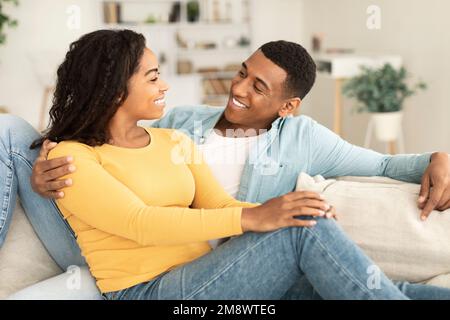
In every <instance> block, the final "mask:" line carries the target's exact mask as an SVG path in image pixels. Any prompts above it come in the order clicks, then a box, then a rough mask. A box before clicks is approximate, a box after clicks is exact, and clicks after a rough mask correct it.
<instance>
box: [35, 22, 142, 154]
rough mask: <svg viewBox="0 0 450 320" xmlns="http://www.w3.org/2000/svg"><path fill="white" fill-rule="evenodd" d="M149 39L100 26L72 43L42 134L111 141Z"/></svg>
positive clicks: (61, 138)
mask: <svg viewBox="0 0 450 320" xmlns="http://www.w3.org/2000/svg"><path fill="white" fill-rule="evenodd" d="M144 48H145V38H144V36H143V35H142V34H139V33H136V32H134V31H131V30H98V31H94V32H91V33H88V34H85V35H83V36H82V37H81V38H80V39H79V40H77V41H75V42H73V43H71V45H70V49H69V52H67V54H66V57H65V60H64V62H63V63H62V64H61V65H60V66H59V68H58V71H57V82H56V88H55V93H54V95H53V100H52V107H51V109H50V123H49V125H48V127H47V130H46V131H45V132H44V133H43V136H42V138H40V139H38V140H36V141H34V142H33V143H32V145H31V146H30V148H31V149H34V148H37V147H39V146H41V145H42V143H43V142H44V140H45V139H49V140H51V141H55V142H60V141H64V140H75V141H78V142H81V143H85V144H87V145H90V146H99V145H102V144H104V143H106V142H107V141H108V140H109V138H110V136H109V131H108V124H109V122H110V120H111V118H112V117H113V116H114V114H115V113H116V111H117V109H118V107H119V106H120V105H121V104H122V103H123V102H124V101H125V99H126V98H127V96H128V90H127V84H128V80H129V79H130V78H131V76H132V75H133V74H134V73H135V72H136V71H137V70H138V67H139V62H140V59H141V57H142V55H143V53H144Z"/></svg>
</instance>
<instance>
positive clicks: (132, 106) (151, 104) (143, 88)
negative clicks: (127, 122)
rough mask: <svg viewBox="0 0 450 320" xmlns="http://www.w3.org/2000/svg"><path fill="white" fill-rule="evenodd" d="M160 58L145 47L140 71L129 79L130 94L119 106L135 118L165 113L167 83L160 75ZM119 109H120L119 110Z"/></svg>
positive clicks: (154, 116)
mask: <svg viewBox="0 0 450 320" xmlns="http://www.w3.org/2000/svg"><path fill="white" fill-rule="evenodd" d="M158 67H159V66H158V59H157V58H156V56H155V54H154V53H153V52H152V51H151V50H150V49H148V48H145V49H144V53H143V54H142V57H141V60H140V62H139V68H138V71H137V72H136V73H135V74H134V75H133V76H132V77H131V78H130V80H129V81H128V96H127V98H126V99H125V101H124V102H123V104H122V105H121V106H120V107H119V110H120V111H121V112H124V111H125V112H126V114H127V115H128V116H129V117H130V118H133V119H137V120H152V119H159V118H161V117H162V116H163V114H164V107H165V105H166V102H165V94H166V91H167V90H168V89H169V87H168V85H167V83H166V82H165V81H163V80H162V79H161V78H160V76H159V68H158ZM119 110H118V111H119Z"/></svg>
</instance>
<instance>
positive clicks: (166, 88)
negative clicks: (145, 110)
mask: <svg viewBox="0 0 450 320" xmlns="http://www.w3.org/2000/svg"><path fill="white" fill-rule="evenodd" d="M169 88H170V87H169V85H168V84H167V82H165V81H164V80H161V87H160V88H159V90H160V91H167V90H169Z"/></svg>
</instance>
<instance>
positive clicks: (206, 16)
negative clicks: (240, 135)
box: [98, 0, 252, 105]
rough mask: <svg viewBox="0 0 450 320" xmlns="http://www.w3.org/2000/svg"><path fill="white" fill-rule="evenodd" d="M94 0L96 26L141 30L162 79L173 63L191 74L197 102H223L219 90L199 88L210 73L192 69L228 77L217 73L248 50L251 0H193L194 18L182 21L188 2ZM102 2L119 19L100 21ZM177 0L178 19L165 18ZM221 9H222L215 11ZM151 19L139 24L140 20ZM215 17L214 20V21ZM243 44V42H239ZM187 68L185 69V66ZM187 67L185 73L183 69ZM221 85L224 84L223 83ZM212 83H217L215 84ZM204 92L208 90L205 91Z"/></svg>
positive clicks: (172, 72)
mask: <svg viewBox="0 0 450 320" xmlns="http://www.w3.org/2000/svg"><path fill="white" fill-rule="evenodd" d="M98 2H99V8H100V10H99V25H101V26H102V28H107V29H111V28H112V29H131V30H135V31H137V32H140V33H142V34H143V35H144V36H145V37H146V39H147V45H148V47H149V48H151V49H152V50H153V51H154V52H155V54H157V56H158V57H159V61H160V67H161V71H162V74H164V75H165V77H166V78H174V77H178V76H179V71H180V68H179V63H181V64H183V66H184V69H186V70H184V72H183V79H185V80H186V79H187V78H189V76H192V81H197V82H198V86H199V87H200V102H202V103H208V104H218V105H224V103H225V102H226V100H227V98H228V95H227V94H224V91H228V90H220V91H217V92H214V93H211V88H216V89H217V88H222V89H223V87H224V84H222V85H221V86H218V85H216V86H210V90H203V89H204V83H205V81H208V80H212V79H214V77H215V74H214V73H211V72H210V73H208V74H206V75H205V74H204V73H198V71H199V70H202V69H203V70H204V69H212V68H215V69H216V70H217V71H218V72H217V74H216V75H217V76H216V78H217V79H219V80H220V79H222V80H223V79H231V77H232V76H234V74H235V73H234V72H228V71H223V70H226V68H227V67H228V68H230V66H231V65H239V64H240V63H241V62H242V61H244V60H245V59H246V58H247V57H248V56H249V55H250V54H251V53H252V49H251V42H252V41H251V35H252V32H251V23H250V21H249V10H250V6H251V0H199V1H197V2H198V4H199V5H200V15H199V21H196V22H188V21H187V9H186V6H187V4H188V2H190V0H147V1H146V0H118V1H98ZM105 3H108V4H109V5H111V4H112V3H114V4H116V5H119V6H120V14H118V12H116V13H117V14H118V16H117V18H119V19H120V20H118V21H114V22H112V23H111V22H105V21H104V17H105V11H104V10H105V9H104V8H105ZM176 3H179V4H180V11H179V13H180V14H179V17H180V18H179V20H178V21H176V22H171V23H169V22H168V21H167V19H168V17H169V16H170V11H171V10H172V9H173V6H174V5H175V4H176ZM218 10H222V11H218ZM149 18H151V19H150V20H152V23H145V21H146V20H148V19H149ZM217 18H219V19H217ZM243 44H245V45H243ZM189 69H191V70H189ZM187 71H190V72H187ZM224 83H227V84H229V81H225V82H224ZM216 84H217V83H216ZM205 91H209V94H208V93H207V92H205Z"/></svg>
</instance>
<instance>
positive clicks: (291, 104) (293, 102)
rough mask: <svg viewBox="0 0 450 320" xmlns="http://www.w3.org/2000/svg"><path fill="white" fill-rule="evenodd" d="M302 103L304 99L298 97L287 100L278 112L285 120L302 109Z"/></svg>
mask: <svg viewBox="0 0 450 320" xmlns="http://www.w3.org/2000/svg"><path fill="white" fill-rule="evenodd" d="M301 103H302V99H300V98H298V97H296V98H291V99H289V100H287V101H286V102H285V103H284V104H283V106H282V107H281V108H280V110H279V111H278V115H279V116H280V117H282V118H285V117H287V116H289V115H292V114H294V112H295V110H297V108H298V107H300V104H301Z"/></svg>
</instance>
